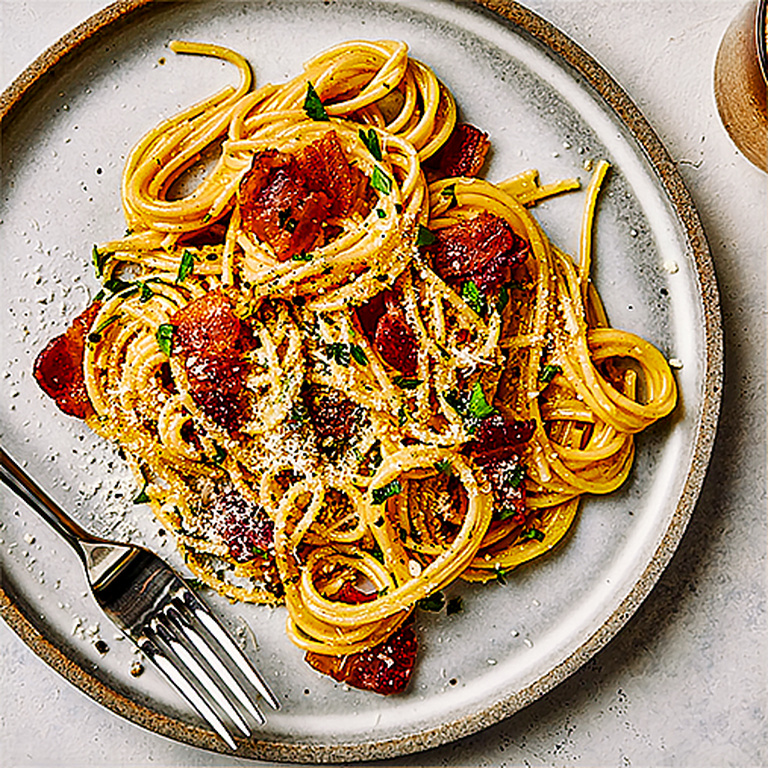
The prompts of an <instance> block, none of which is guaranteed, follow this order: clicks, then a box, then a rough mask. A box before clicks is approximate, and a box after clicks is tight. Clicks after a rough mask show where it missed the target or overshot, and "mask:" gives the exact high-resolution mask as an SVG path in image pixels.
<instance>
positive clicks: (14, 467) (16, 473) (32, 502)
mask: <svg viewBox="0 0 768 768" xmlns="http://www.w3.org/2000/svg"><path fill="white" fill-rule="evenodd" d="M0 480H2V481H3V483H5V485H7V486H8V487H9V488H10V489H11V490H12V491H13V492H14V493H15V494H16V495H17V496H18V497H19V498H20V499H22V501H24V502H26V503H27V504H28V505H29V506H30V507H31V508H32V509H33V510H34V511H35V512H37V513H38V514H39V515H40V516H41V517H42V518H43V519H44V520H45V521H46V522H47V523H48V524H49V525H50V526H51V527H52V528H53V529H54V530H55V531H56V532H57V533H59V534H60V535H61V536H62V538H64V539H65V540H66V541H67V542H68V543H69V544H70V545H71V546H72V548H73V549H74V550H75V552H77V554H78V555H79V556H80V559H81V560H82V561H83V563H85V558H86V555H85V552H84V550H83V547H82V542H88V543H96V542H99V541H101V539H99V538H97V537H96V536H93V535H92V534H90V533H88V531H86V530H84V529H83V528H81V527H80V526H79V525H78V524H77V523H76V522H75V521H74V520H72V519H71V518H70V517H69V516H68V515H67V513H66V512H64V510H63V509H62V508H61V507H60V506H59V505H58V504H57V503H56V502H55V501H54V500H53V499H52V498H51V497H50V496H48V494H47V493H45V491H43V489H42V488H40V486H39V485H38V484H37V483H36V482H35V481H34V480H33V479H32V478H31V477H30V476H29V475H28V474H27V473H26V472H25V471H24V470H23V469H22V468H21V467H20V466H19V465H18V464H17V463H16V462H15V461H14V460H13V459H12V458H11V457H10V456H9V455H8V454H7V453H6V452H5V450H4V449H3V448H2V447H0Z"/></svg>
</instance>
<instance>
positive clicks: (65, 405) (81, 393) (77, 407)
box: [33, 301, 101, 419]
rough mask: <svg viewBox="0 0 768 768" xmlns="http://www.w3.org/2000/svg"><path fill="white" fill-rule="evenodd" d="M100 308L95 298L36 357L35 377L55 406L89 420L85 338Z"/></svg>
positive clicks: (89, 402)
mask: <svg viewBox="0 0 768 768" xmlns="http://www.w3.org/2000/svg"><path fill="white" fill-rule="evenodd" d="M100 308H101V303H100V302H98V301H95V302H94V303H93V304H91V305H90V306H89V307H88V308H87V309H86V310H85V311H84V312H82V313H81V314H79V315H78V316H77V317H76V318H75V319H74V320H73V322H72V325H70V327H69V328H67V330H66V331H65V332H64V333H62V334H61V335H60V336H56V338H54V339H51V341H50V342H48V345H47V346H46V347H45V349H43V351H42V352H41V353H40V354H39V355H38V356H37V359H36V360H35V365H34V368H33V374H34V376H35V380H36V381H37V383H38V384H39V385H40V387H41V388H42V390H43V392H45V393H46V394H47V395H48V396H49V397H52V398H53V399H54V400H55V401H56V405H57V406H58V407H59V408H60V409H61V410H62V411H64V413H66V414H68V415H69V416H76V417H77V418H78V419H87V418H88V417H89V416H91V415H92V414H93V412H94V411H93V405H92V404H91V401H90V400H89V399H88V392H87V391H86V388H85V379H84V377H83V353H84V351H85V339H86V336H87V334H88V332H89V330H90V328H91V325H92V324H93V321H94V319H95V317H96V315H97V314H98V312H99V309H100Z"/></svg>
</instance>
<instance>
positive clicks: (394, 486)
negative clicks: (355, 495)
mask: <svg viewBox="0 0 768 768" xmlns="http://www.w3.org/2000/svg"><path fill="white" fill-rule="evenodd" d="M402 490H403V485H402V483H401V482H400V481H399V480H397V479H395V480H390V481H389V482H388V483H387V484H386V485H382V486H381V488H374V489H373V490H372V491H371V498H372V499H373V503H374V504H383V503H384V502H385V501H386V500H387V499H390V498H392V496H397V494H398V493H400V491H402Z"/></svg>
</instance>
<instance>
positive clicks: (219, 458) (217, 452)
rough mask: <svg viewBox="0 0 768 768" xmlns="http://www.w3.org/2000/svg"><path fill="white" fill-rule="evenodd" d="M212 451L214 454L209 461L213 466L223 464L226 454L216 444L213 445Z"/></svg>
mask: <svg viewBox="0 0 768 768" xmlns="http://www.w3.org/2000/svg"><path fill="white" fill-rule="evenodd" d="M213 451H214V453H213V456H212V457H211V461H212V462H213V463H214V464H219V465H221V464H223V463H224V459H226V458H227V452H226V451H225V450H224V449H223V448H222V447H221V446H220V445H219V444H218V443H214V444H213Z"/></svg>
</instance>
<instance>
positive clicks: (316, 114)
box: [304, 82, 330, 122]
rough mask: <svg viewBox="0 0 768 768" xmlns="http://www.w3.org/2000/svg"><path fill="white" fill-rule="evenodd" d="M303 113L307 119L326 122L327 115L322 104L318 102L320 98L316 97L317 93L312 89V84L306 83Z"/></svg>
mask: <svg viewBox="0 0 768 768" xmlns="http://www.w3.org/2000/svg"><path fill="white" fill-rule="evenodd" d="M304 111H305V112H306V113H307V117H309V118H311V119H312V120H320V121H323V122H325V121H328V120H329V119H330V118H329V117H328V113H327V112H326V111H325V107H324V106H323V102H322V101H320V97H319V96H318V95H317V91H316V90H315V89H314V87H313V85H312V83H309V82H308V83H307V96H306V98H305V99H304Z"/></svg>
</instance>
